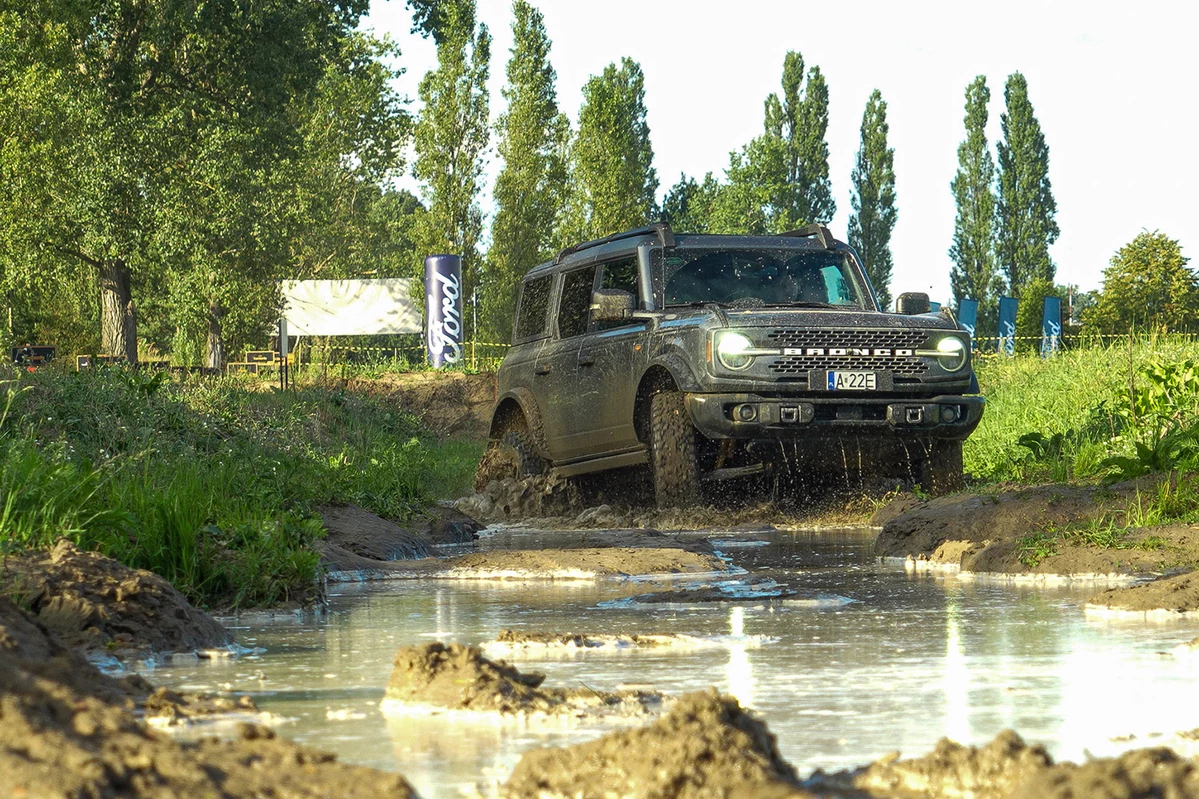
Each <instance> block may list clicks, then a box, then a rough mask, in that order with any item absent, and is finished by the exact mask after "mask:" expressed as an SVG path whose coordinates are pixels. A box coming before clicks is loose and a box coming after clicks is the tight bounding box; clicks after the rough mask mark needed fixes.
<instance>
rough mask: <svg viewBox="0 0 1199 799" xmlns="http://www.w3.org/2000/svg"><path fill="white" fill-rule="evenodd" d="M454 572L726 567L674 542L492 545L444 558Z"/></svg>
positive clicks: (570, 573)
mask: <svg viewBox="0 0 1199 799" xmlns="http://www.w3.org/2000/svg"><path fill="white" fill-rule="evenodd" d="M443 565H444V568H445V570H446V571H447V572H449V574H450V575H451V576H452V575H453V574H454V573H460V572H476V573H478V575H479V576H484V577H485V576H491V575H495V576H513V577H519V576H527V577H536V576H546V577H553V576H555V575H561V576H566V577H620V576H626V575H645V574H697V573H698V574H703V573H709V572H723V571H728V570H729V566H728V564H727V563H725V562H724V561H722V560H721V559H720V558H718V557H716V556H715V555H705V554H701V553H698V552H689V551H687V550H685V549H677V548H674V547H577V548H574V549H532V550H517V549H513V550H492V551H490V552H472V553H470V554H468V555H459V556H457V557H453V558H447V559H446V560H445V561H443Z"/></svg>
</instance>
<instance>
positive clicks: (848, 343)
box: [766, 330, 928, 377]
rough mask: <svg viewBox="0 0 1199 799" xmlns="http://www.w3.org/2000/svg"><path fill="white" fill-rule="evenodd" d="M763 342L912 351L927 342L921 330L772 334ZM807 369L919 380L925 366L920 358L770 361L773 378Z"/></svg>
mask: <svg viewBox="0 0 1199 799" xmlns="http://www.w3.org/2000/svg"><path fill="white" fill-rule="evenodd" d="M766 338H767V339H768V340H769V341H771V342H773V343H774V345H775V346H778V347H780V348H782V347H801V348H804V349H807V348H823V349H826V350H827V349H829V348H835V347H845V348H870V349H876V348H883V347H887V348H890V349H912V350H914V349H916V348H918V347H920V346H922V345H923V344H924V343H925V342H926V341H927V340H928V334H927V333H926V332H924V331H922V330H775V331H773V332H771V333H769V334H767V336H766ZM811 369H867V370H871V371H877V372H891V373H893V374H895V375H897V376H898V375H907V376H911V377H921V376H923V375H924V374H926V373H927V372H928V364H927V363H925V361H924V360H923V359H921V358H917V357H915V356H911V357H907V356H905V357H895V356H893V355H884V356H874V355H871V356H844V355H832V356H830V355H785V356H782V357H780V358H774V359H772V360H771V361H770V370H771V371H772V372H774V373H775V374H777V375H780V376H783V375H797V374H807V373H808V371H809V370H811Z"/></svg>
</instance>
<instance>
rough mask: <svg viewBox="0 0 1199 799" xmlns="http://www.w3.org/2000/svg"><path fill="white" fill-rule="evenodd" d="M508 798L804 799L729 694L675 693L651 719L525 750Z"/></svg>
mask: <svg viewBox="0 0 1199 799" xmlns="http://www.w3.org/2000/svg"><path fill="white" fill-rule="evenodd" d="M500 793H501V796H503V797H505V798H506V799H551V798H554V797H563V798H565V797H570V799H607V797H613V796H620V797H626V798H627V799H651V797H652V799H709V797H710V798H711V799H716V798H717V797H745V799H749V798H750V797H762V798H763V799H773V798H776V797H795V798H796V799H799V798H800V797H810V796H813V794H810V793H808V792H806V791H804V790H803V789H802V788H801V787H800V786H799V784H798V782H797V779H796V775H795V770H794V769H793V768H792V767H791V765H790V764H789V763H787V762H786V761H785V760H783V758H782V756H780V755H779V751H778V747H777V745H776V743H775V738H774V735H772V734H771V733H770V731H769V730H768V729H767V728H766V725H765V724H763V723H762V722H761V721H759V720H758V719H756V718H755V717H754V716H753V715H751V714H750V713H748V712H746V711H745V710H743V709H742V708H741V706H740V704H738V702H737V700H736V699H734V698H733V697H731V696H722V695H720V694H718V693H717V692H716V690H715V689H711V690H709V691H707V692H701V693H693V694H687V695H685V696H683V697H680V698H679V700H678V702H676V703H675V705H674V706H673V708H671V710H670V712H669V713H667V714H666V715H664V716H663V717H662V718H660V719H658V720H657V721H655V722H654V723H652V724H650V725H648V726H645V727H641V728H638V729H633V730H622V731H619V732H614V733H612V734H610V735H606V736H604V737H603V738H600V739H599V740H596V741H590V742H588V743H584V744H579V745H577V746H570V747H564V748H560V749H536V750H533V751H530V752H527V753H525V755H524V757H522V758H521V760H520V763H518V764H517V766H516V769H515V770H514V771H513V772H512V776H511V777H509V779H508V782H507V783H506V784H505V785H504V786H503V787H502V788H501V790H500Z"/></svg>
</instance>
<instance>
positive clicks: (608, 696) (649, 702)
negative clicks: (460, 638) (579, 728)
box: [383, 642, 665, 718]
mask: <svg viewBox="0 0 1199 799" xmlns="http://www.w3.org/2000/svg"><path fill="white" fill-rule="evenodd" d="M544 682H545V675H544V674H542V673H540V672H527V673H526V672H521V671H519V670H517V669H516V668H515V667H513V666H510V665H509V664H508V663H506V662H505V661H502V660H491V659H490V658H488V657H487V656H486V655H484V654H483V650H482V649H480V648H479V647H477V646H467V645H464V644H443V643H441V642H431V643H427V644H422V645H419V646H407V647H401V648H400V649H399V650H398V651H397V652H396V656H395V662H394V665H393V667H392V671H391V677H390V678H389V679H388V682H387V692H386V694H385V697H384V700H383V712H384V713H385V714H389V715H402V714H404V713H405V712H411V709H413V708H415V709H417V712H419V711H420V710H424V709H427V708H436V709H440V710H452V711H481V712H485V713H498V714H501V715H506V716H529V715H539V716H560V717H583V716H592V717H600V716H614V717H620V718H629V717H639V716H640V717H644V716H646V715H649V714H652V713H656V712H657V711H659V710H660V709H661V707H662V704H663V702H664V701H665V699H664V697H663V696H662V695H661V694H659V693H657V692H654V691H641V690H630V691H615V692H612V691H594V690H592V689H590V688H557V687H545V686H543V683H544Z"/></svg>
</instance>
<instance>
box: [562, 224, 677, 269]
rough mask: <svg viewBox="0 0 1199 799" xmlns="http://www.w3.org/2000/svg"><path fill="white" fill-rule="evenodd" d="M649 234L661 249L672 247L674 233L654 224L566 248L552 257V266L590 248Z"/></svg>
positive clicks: (663, 226) (668, 227) (666, 226)
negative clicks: (654, 237) (653, 236)
mask: <svg viewBox="0 0 1199 799" xmlns="http://www.w3.org/2000/svg"><path fill="white" fill-rule="evenodd" d="M651 233H652V234H654V235H656V236H657V237H658V241H660V242H662V246H663V247H673V246H674V231H673V230H671V229H670V225H669V224H668V223H666V222H655V223H654V224H652V225H648V226H647V227H639V228H636V229H635V230H626V231H624V232H623V233H613V234H612V235H611V236H604V237H603V238H602V239H595V240H594V241H585V242H583V243H582V244H576V245H574V246H573V247H567V248H566V249H564V250H562V251H560V252H559V253H558V254H557V255H556V256H554V264H555V265H557V264H560V263H562V259H563V258H565V257H566V256H568V255H572V254H574V253H576V252H580V251H582V250H590V249H591V248H592V247H599V246H601V245H604V244H609V243H611V242H613V241H620V240H621V239H633V238H637V237H638V236H647V235H649V234H651Z"/></svg>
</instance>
